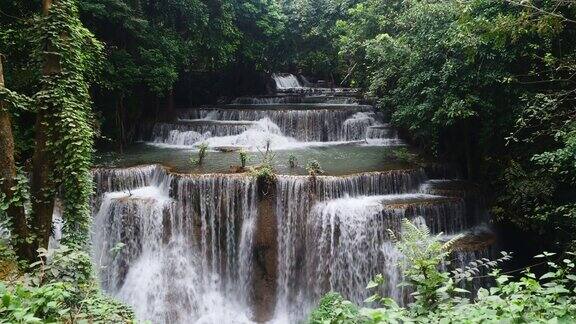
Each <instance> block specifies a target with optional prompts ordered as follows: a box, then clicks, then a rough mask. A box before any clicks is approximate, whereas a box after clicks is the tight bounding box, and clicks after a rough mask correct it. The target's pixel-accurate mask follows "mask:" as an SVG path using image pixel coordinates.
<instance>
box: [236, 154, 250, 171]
mask: <svg viewBox="0 0 576 324" xmlns="http://www.w3.org/2000/svg"><path fill="white" fill-rule="evenodd" d="M238 156H239V157H240V166H241V167H242V168H245V167H246V163H247V162H248V158H249V156H248V152H246V151H244V150H240V152H238Z"/></svg>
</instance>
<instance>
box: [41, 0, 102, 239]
mask: <svg viewBox="0 0 576 324" xmlns="http://www.w3.org/2000/svg"><path fill="white" fill-rule="evenodd" d="M33 25H35V26H41V28H39V33H37V35H36V36H35V39H34V40H33V41H34V44H39V45H42V47H38V49H37V52H36V53H34V56H35V57H37V58H40V57H45V58H46V57H47V56H48V57H49V56H52V57H55V58H57V64H58V70H57V71H56V72H55V73H51V74H50V73H45V75H44V76H43V77H42V79H41V81H40V85H41V89H42V90H41V91H40V92H38V93H36V95H35V96H34V98H35V100H36V104H37V107H38V112H40V111H41V110H44V113H46V114H47V120H48V142H47V150H48V151H49V152H50V154H51V155H52V156H53V157H54V163H55V164H54V169H53V170H51V176H52V179H53V180H54V184H55V186H54V189H56V188H57V189H59V190H60V192H61V195H62V200H63V203H64V214H63V219H64V228H63V231H64V232H65V235H64V238H63V240H64V241H65V242H66V243H67V244H78V245H82V244H84V243H86V242H87V240H88V229H89V225H90V206H89V201H90V195H91V193H92V179H91V174H90V168H91V164H92V153H93V137H94V131H93V128H94V125H93V124H92V120H94V118H93V116H92V112H91V104H92V102H91V99H90V95H89V92H88V83H89V82H90V81H92V80H94V77H95V75H96V74H95V73H96V71H97V70H98V66H99V62H100V55H101V53H102V44H101V43H99V42H98V41H97V40H96V39H95V38H94V36H93V35H92V34H91V32H90V31H89V30H88V29H86V28H85V27H84V26H83V25H82V23H81V21H80V19H79V15H78V10H77V6H76V1H74V0H58V1H54V3H53V5H52V6H51V8H50V13H49V14H48V15H45V16H42V17H37V18H36V21H35V23H34V24H33ZM46 44H49V46H48V45H46ZM46 189H50V188H46Z"/></svg>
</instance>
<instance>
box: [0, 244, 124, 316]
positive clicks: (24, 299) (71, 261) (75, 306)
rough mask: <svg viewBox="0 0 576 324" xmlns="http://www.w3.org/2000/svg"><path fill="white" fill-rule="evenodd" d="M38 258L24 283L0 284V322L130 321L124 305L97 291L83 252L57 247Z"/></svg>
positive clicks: (89, 259) (42, 252)
mask: <svg viewBox="0 0 576 324" xmlns="http://www.w3.org/2000/svg"><path fill="white" fill-rule="evenodd" d="M39 256H40V257H43V258H45V259H41V261H39V262H37V263H35V264H33V265H31V267H32V269H33V271H32V272H31V273H30V274H27V275H26V276H25V277H24V280H20V281H16V282H15V283H14V282H11V283H3V282H0V297H1V302H0V323H15V322H16V323H61V322H79V321H86V322H107V323H110V322H114V323H130V322H133V321H134V315H133V313H132V311H131V310H130V309H129V308H128V307H127V306H125V305H122V304H121V303H119V302H118V301H116V300H114V299H111V298H110V297H106V296H104V295H103V294H102V293H101V292H100V290H99V288H98V286H97V285H96V283H95V277H94V275H93V270H92V265H91V258H90V256H89V255H88V254H87V253H86V252H83V251H79V250H77V249H74V248H68V247H66V246H61V247H60V248H58V249H56V250H52V251H50V252H47V251H46V250H42V251H41V252H40V255H39ZM44 260H47V261H44Z"/></svg>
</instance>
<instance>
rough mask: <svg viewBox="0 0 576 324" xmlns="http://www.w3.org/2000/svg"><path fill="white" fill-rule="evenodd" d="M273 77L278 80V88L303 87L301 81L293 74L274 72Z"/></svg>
mask: <svg viewBox="0 0 576 324" xmlns="http://www.w3.org/2000/svg"><path fill="white" fill-rule="evenodd" d="M272 79H274V81H275V82H276V88H277V89H298V88H302V85H300V81H298V78H297V77H296V76H295V75H293V74H272Z"/></svg>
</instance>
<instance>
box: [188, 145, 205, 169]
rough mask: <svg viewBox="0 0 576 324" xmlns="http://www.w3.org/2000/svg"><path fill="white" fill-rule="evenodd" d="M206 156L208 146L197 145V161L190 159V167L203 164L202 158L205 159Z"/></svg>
mask: <svg viewBox="0 0 576 324" xmlns="http://www.w3.org/2000/svg"><path fill="white" fill-rule="evenodd" d="M207 154H208V144H206V143H202V144H200V145H198V158H197V159H194V158H191V159H190V162H191V163H192V165H202V163H204V158H205V157H206V155H207Z"/></svg>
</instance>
